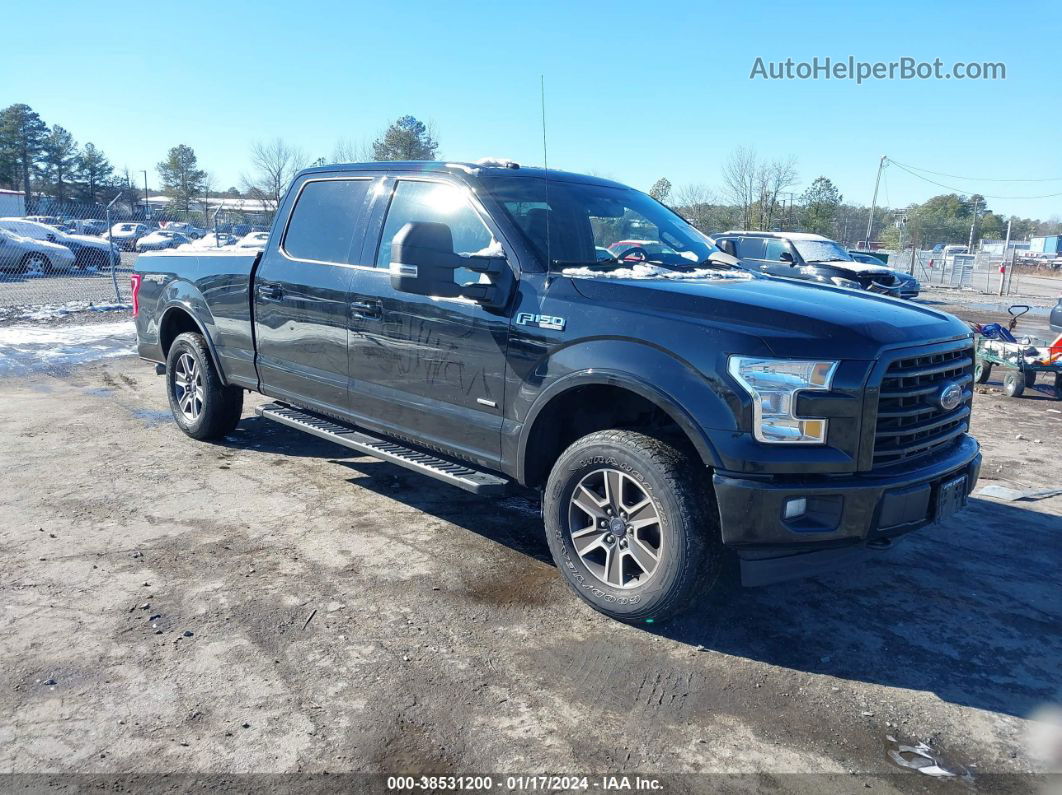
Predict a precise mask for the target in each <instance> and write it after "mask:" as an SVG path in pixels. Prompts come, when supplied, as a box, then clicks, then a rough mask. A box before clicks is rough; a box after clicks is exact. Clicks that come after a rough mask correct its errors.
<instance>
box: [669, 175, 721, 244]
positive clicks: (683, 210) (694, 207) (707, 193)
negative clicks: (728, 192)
mask: <svg viewBox="0 0 1062 795" xmlns="http://www.w3.org/2000/svg"><path fill="white" fill-rule="evenodd" d="M670 206H671V208H672V209H674V210H675V212H677V213H678V214H679V215H681V216H682V217H683V218H685V219H686V220H687V221H689V222H690V223H691V224H693V225H694V226H695V227H697V228H698V229H700V230H701V231H702V232H719V231H722V230H724V229H728V228H729V227H731V226H734V225H735V224H734V218H733V211H732V208H731V207H728V206H727V205H725V204H723V203H721V202H720V200H719V197H718V195H716V193H715V191H713V190H712V189H711V188H710V187H708V186H707V185H705V184H703V183H692V184H687V185H680V186H679V187H678V188H675V189H674V190H673V191H672V193H671V204H670Z"/></svg>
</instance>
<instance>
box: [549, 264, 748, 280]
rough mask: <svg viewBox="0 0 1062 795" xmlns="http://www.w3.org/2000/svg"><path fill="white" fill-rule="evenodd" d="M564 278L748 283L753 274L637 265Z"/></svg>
mask: <svg viewBox="0 0 1062 795" xmlns="http://www.w3.org/2000/svg"><path fill="white" fill-rule="evenodd" d="M561 275H562V276H571V277H572V278H575V279H669V280H672V281H685V280H690V279H711V280H713V281H714V280H720V279H738V280H741V281H747V280H749V279H751V278H752V274H751V273H748V272H747V271H724V270H719V269H717V268H698V269H697V270H692V271H673V270H668V269H667V268H661V267H660V266H659V265H646V264H637V265H632V266H631V267H629V268H613V269H612V270H595V269H594V268H586V267H582V268H565V269H564V270H562V271H561Z"/></svg>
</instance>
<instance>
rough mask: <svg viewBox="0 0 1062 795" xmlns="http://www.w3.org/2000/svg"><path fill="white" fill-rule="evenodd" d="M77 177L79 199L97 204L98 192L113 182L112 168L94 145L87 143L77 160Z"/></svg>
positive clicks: (98, 199)
mask: <svg viewBox="0 0 1062 795" xmlns="http://www.w3.org/2000/svg"><path fill="white" fill-rule="evenodd" d="M77 177H78V181H79V182H80V183H81V190H80V193H81V197H82V198H83V199H85V201H90V202H98V201H100V191H101V190H102V189H103V188H104V187H107V186H109V185H110V184H111V183H112V182H113V178H114V166H112V165H111V163H110V161H109V160H107V156H106V155H104V154H103V152H101V151H100V150H99V149H97V148H96V145H95V144H93V143H87V144H85V148H84V149H82V150H81V154H80V155H79V156H78V158H77ZM112 198H113V197H112Z"/></svg>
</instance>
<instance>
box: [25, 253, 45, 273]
mask: <svg viewBox="0 0 1062 795" xmlns="http://www.w3.org/2000/svg"><path fill="white" fill-rule="evenodd" d="M51 270H52V261H51V260H50V259H48V256H47V255H46V254H41V253H40V252H37V251H34V252H32V253H30V254H27V255H26V256H25V257H23V258H22V272H23V273H24V274H25V275H26V276H44V275H45V274H46V273H51Z"/></svg>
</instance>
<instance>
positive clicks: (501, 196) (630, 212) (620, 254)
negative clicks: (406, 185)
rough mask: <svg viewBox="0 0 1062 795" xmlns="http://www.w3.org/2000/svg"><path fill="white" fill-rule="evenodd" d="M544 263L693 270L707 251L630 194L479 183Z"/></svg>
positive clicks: (656, 206) (643, 198)
mask: <svg viewBox="0 0 1062 795" xmlns="http://www.w3.org/2000/svg"><path fill="white" fill-rule="evenodd" d="M483 182H484V183H485V184H486V185H487V187H488V189H489V190H490V192H491V193H492V195H493V196H494V198H495V199H497V200H498V201H499V202H500V203H501V204H502V205H503V206H504V207H505V210H506V212H507V213H508V214H509V216H510V217H511V218H512V220H513V221H514V222H515V224H516V226H518V227H519V228H520V230H521V231H522V232H523V234H524V235H525V237H526V238H527V240H528V242H529V243H530V244H531V247H532V248H533V249H534V250H535V252H536V253H537V254H538V256H539V258H540V260H541V261H542V262H543V264H546V263H547V262H548V263H552V264H554V265H562V266H567V265H573V264H589V265H590V266H594V265H595V263H599V262H607V260H608V258H610V257H611V258H618V259H620V260H622V261H624V262H625V263H628V264H629V263H632V262H634V263H636V262H645V263H647V264H653V265H659V266H661V267H662V268H663V269H665V270H683V269H691V268H696V267H697V266H698V265H700V264H702V263H705V262H706V261H707V258H708V256H709V254H711V253H712V252H713V251H715V250H716V249H715V246H714V244H713V243H712V242H711V241H710V240H709V239H708V238H706V237H705V236H704V235H702V234H701V233H700V232H698V231H697V230H696V229H694V228H693V227H692V226H690V224H689V223H688V222H687V221H686V220H685V219H684V218H682V217H681V216H679V215H677V214H675V213H674V212H672V211H671V210H669V209H668V208H667V207H665V206H664V205H662V204H660V202H658V201H656V200H654V199H652V198H650V197H649V196H647V195H646V194H644V193H641V192H640V191H636V190H634V189H633V188H624V187H620V186H612V185H601V184H596V183H589V182H586V183H584V182H569V181H566V180H552V179H551V180H549V182H548V183H547V182H546V181H545V180H543V179H540V178H538V177H513V176H494V175H487V176H484V178H483Z"/></svg>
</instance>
